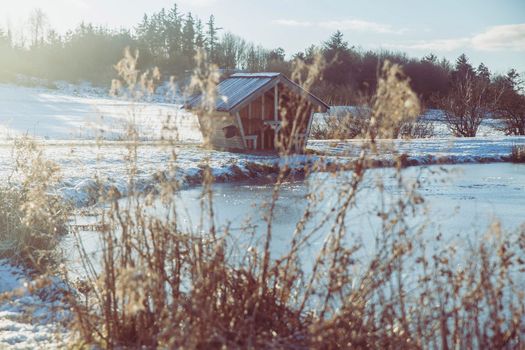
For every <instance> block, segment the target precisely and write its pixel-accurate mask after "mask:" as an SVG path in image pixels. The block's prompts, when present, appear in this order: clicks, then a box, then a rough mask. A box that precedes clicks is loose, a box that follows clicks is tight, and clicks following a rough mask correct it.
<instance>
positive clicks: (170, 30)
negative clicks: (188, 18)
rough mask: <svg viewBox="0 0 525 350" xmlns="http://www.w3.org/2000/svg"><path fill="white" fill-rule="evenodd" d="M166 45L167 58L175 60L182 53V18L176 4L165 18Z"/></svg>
mask: <svg viewBox="0 0 525 350" xmlns="http://www.w3.org/2000/svg"><path fill="white" fill-rule="evenodd" d="M166 34H167V45H168V56H169V58H170V59H171V60H176V59H178V58H179V57H180V55H181V52H182V16H181V14H180V13H179V9H178V7H177V4H174V5H173V7H172V8H171V10H170V11H169V12H168V16H167V33H166Z"/></svg>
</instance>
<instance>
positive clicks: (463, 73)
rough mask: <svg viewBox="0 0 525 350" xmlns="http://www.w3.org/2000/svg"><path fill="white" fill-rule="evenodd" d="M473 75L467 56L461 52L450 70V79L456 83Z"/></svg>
mask: <svg viewBox="0 0 525 350" xmlns="http://www.w3.org/2000/svg"><path fill="white" fill-rule="evenodd" d="M474 75H475V71H474V68H473V67H472V65H471V64H470V62H469V59H468V57H467V56H466V55H465V54H464V53H463V54H461V55H460V56H459V57H458V58H457V59H456V65H455V68H454V71H453V72H452V81H453V83H457V82H459V81H462V80H468V79H471V78H472V77H473V76H474Z"/></svg>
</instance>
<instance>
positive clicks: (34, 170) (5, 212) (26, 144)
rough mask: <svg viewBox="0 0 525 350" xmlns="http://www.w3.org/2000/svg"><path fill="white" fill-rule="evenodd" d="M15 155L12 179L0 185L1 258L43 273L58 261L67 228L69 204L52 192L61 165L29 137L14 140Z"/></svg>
mask: <svg viewBox="0 0 525 350" xmlns="http://www.w3.org/2000/svg"><path fill="white" fill-rule="evenodd" d="M15 154H16V159H15V163H16V164H15V168H16V170H15V172H14V173H13V175H12V178H11V179H12V181H9V182H8V184H7V185H4V186H2V187H0V258H8V259H10V260H11V261H12V262H14V263H16V264H22V265H24V266H26V267H29V268H31V269H34V270H36V271H39V272H44V271H46V270H47V269H48V268H49V267H50V266H51V265H54V264H55V263H56V262H57V261H58V260H59V255H58V254H57V246H58V242H59V238H60V236H61V235H62V234H63V233H65V231H66V220H67V210H66V207H65V206H64V204H63V203H62V201H61V199H60V198H59V197H58V196H55V195H53V194H50V193H51V191H52V189H53V187H54V185H56V183H57V181H58V168H57V166H56V165H55V164H54V163H52V162H50V161H47V160H45V159H44V157H43V154H42V151H41V150H39V149H38V147H37V145H36V144H35V143H34V142H33V141H31V140H29V139H27V138H24V139H19V140H16V141H15Z"/></svg>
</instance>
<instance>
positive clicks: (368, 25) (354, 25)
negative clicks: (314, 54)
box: [319, 19, 406, 34]
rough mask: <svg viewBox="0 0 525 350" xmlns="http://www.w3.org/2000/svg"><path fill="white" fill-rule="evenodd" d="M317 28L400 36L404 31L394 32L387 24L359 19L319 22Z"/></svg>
mask: <svg viewBox="0 0 525 350" xmlns="http://www.w3.org/2000/svg"><path fill="white" fill-rule="evenodd" d="M319 26H320V27H322V28H327V29H333V30H337V29H339V30H354V31H359V32H373V33H380V34H402V33H404V32H405V31H406V29H399V30H394V29H393V28H392V26H390V25H388V24H382V23H376V22H369V21H363V20H359V19H351V20H342V21H326V22H319Z"/></svg>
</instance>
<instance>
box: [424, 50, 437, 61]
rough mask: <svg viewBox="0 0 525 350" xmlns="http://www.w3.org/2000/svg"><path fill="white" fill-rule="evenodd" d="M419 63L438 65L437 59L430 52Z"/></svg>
mask: <svg viewBox="0 0 525 350" xmlns="http://www.w3.org/2000/svg"><path fill="white" fill-rule="evenodd" d="M421 62H427V63H431V64H437V63H438V57H437V56H436V55H434V54H433V53H432V52H431V53H429V54H428V55H426V56H425V57H423V58H422V59H421Z"/></svg>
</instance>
